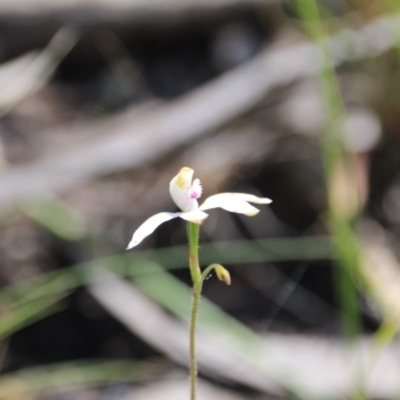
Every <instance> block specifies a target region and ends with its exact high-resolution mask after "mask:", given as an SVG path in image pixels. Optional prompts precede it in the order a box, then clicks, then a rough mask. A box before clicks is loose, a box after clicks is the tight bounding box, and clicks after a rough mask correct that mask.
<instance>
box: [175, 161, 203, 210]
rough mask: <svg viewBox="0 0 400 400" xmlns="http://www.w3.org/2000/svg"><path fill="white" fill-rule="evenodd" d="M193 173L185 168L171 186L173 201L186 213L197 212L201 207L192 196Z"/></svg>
mask: <svg viewBox="0 0 400 400" xmlns="http://www.w3.org/2000/svg"><path fill="white" fill-rule="evenodd" d="M193 173H194V171H193V170H192V169H191V168H188V167H183V168H181V170H180V171H179V172H178V174H177V175H176V176H174V177H173V178H172V180H171V182H170V184H169V192H170V194H171V197H172V200H174V202H175V204H176V205H177V206H178V207H179V208H180V209H181V210H182V211H184V212H186V211H192V210H195V209H197V207H198V206H199V205H198V203H197V200H196V198H192V196H191V191H192V178H193ZM199 183H200V182H199ZM200 194H201V193H200Z"/></svg>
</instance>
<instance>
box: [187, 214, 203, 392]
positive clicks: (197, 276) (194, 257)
mask: <svg viewBox="0 0 400 400" xmlns="http://www.w3.org/2000/svg"><path fill="white" fill-rule="evenodd" d="M187 228H188V237H189V268H190V274H191V276H192V281H193V301H192V310H191V314H190V339H189V357H190V400H196V395H197V359H196V326H197V316H198V312H199V304H200V295H201V289H202V286H203V278H202V274H201V270H200V265H199V230H200V227H199V225H197V224H194V223H193V222H188V225H187Z"/></svg>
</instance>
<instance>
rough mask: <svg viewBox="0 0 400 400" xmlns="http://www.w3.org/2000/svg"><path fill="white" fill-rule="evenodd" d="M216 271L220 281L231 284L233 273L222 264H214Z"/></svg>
mask: <svg viewBox="0 0 400 400" xmlns="http://www.w3.org/2000/svg"><path fill="white" fill-rule="evenodd" d="M214 271H215V274H216V275H217V278H218V279H219V280H220V281H222V282H224V283H225V284H227V285H230V284H231V275H230V273H229V271H228V270H227V269H226V268H224V267H223V266H222V265H220V264H214Z"/></svg>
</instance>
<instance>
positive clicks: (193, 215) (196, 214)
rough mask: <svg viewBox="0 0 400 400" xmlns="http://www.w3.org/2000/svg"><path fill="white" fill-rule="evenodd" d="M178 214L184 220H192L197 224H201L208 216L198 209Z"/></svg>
mask: <svg viewBox="0 0 400 400" xmlns="http://www.w3.org/2000/svg"><path fill="white" fill-rule="evenodd" d="M179 216H180V217H181V218H182V219H184V220H186V221H190V222H194V223H195V224H197V225H201V224H202V223H203V222H204V220H205V219H206V218H207V217H208V214H207V213H205V212H203V211H200V210H193V211H188V212H184V213H180V215H179Z"/></svg>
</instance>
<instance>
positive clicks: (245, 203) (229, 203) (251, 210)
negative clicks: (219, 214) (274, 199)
mask: <svg viewBox="0 0 400 400" xmlns="http://www.w3.org/2000/svg"><path fill="white" fill-rule="evenodd" d="M249 202H250V203H256V204H269V203H271V200H270V199H267V198H265V197H257V196H254V195H252V194H247V193H219V194H216V195H214V196H210V197H208V198H207V199H206V200H205V202H204V203H203V204H202V205H201V206H200V207H199V210H210V209H212V208H218V207H219V208H223V209H224V210H227V211H230V212H234V213H239V214H245V215H247V216H250V217H251V216H253V215H256V214H258V213H259V212H260V210H259V209H257V208H256V207H253V206H252V205H251V204H249Z"/></svg>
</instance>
